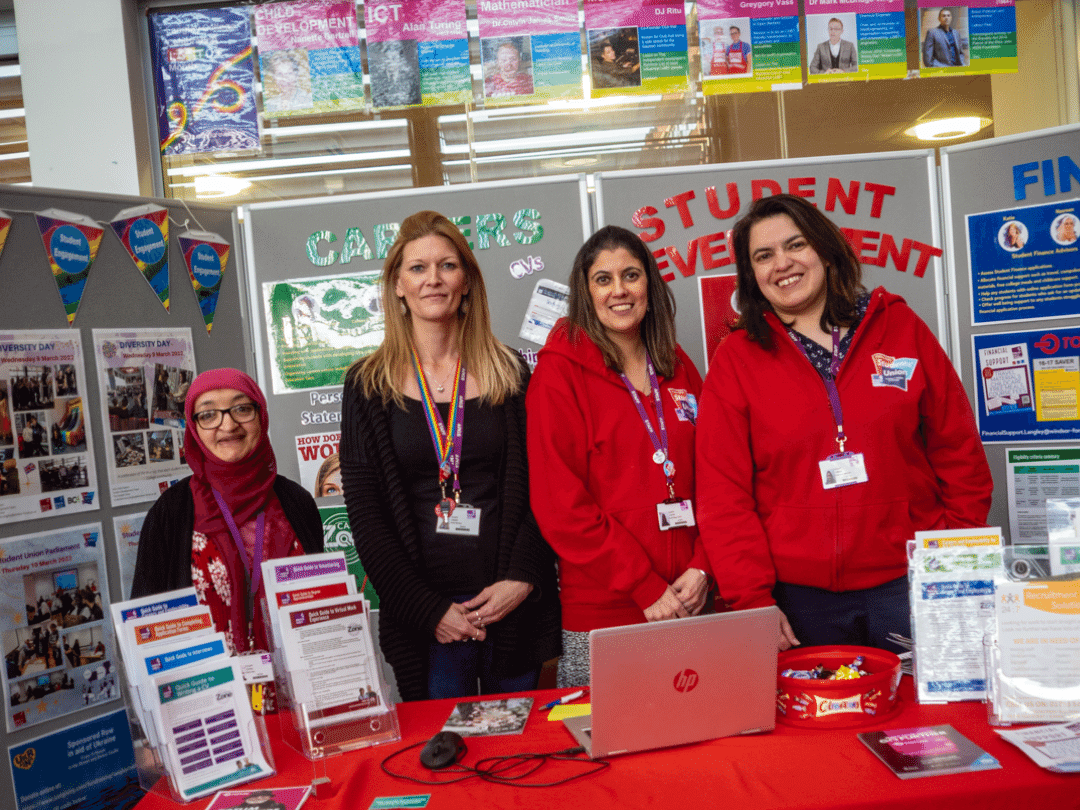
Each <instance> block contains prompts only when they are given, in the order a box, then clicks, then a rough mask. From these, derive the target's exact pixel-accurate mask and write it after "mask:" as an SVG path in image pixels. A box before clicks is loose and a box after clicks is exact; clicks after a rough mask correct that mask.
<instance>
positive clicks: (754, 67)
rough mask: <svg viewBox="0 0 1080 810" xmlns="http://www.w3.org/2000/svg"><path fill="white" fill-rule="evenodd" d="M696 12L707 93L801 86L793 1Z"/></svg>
mask: <svg viewBox="0 0 1080 810" xmlns="http://www.w3.org/2000/svg"><path fill="white" fill-rule="evenodd" d="M587 8H588V3H586V9H587ZM697 9H698V31H699V42H700V43H701V74H702V82H701V86H702V90H703V91H704V93H705V95H715V94H717V93H767V92H772V91H774V90H799V89H801V88H802V63H801V60H800V58H799V4H798V2H796V0H772V2H768V3H753V2H745V1H744V2H737V3H730V2H727V1H726V0H699V2H698V4H697ZM587 23H588V19H586V24H587Z"/></svg>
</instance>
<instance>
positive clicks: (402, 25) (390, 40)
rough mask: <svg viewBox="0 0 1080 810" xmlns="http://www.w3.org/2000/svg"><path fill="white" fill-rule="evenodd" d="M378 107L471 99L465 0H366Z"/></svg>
mask: <svg viewBox="0 0 1080 810" xmlns="http://www.w3.org/2000/svg"><path fill="white" fill-rule="evenodd" d="M364 20H365V38H366V40H367V54H368V73H369V75H370V78H371V103H372V106H374V107H405V106H411V105H417V104H427V105H434V104H464V103H466V102H468V101H471V100H472V76H471V74H470V71H469V34H468V31H467V29H466V27H465V0H415V2H411V3H395V4H389V5H374V4H370V3H365V4H364Z"/></svg>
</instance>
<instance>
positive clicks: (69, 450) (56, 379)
mask: <svg viewBox="0 0 1080 810" xmlns="http://www.w3.org/2000/svg"><path fill="white" fill-rule="evenodd" d="M86 393H87V385H86V365H85V364H84V363H83V353H82V342H81V341H80V339H79V332H78V331H77V330H76V331H68V330H64V331H49V330H43V329H34V330H24V331H16V332H0V522H3V523H8V522H12V521H16V520H32V519H34V518H41V517H57V516H60V515H64V514H68V513H71V512H88V511H90V510H93V509H97V508H98V505H99V503H100V498H99V497H98V487H97V467H96V465H95V464H94V443H93V441H92V432H91V429H90V420H88V419H87V412H86V409H87V400H86V398H85V397H86Z"/></svg>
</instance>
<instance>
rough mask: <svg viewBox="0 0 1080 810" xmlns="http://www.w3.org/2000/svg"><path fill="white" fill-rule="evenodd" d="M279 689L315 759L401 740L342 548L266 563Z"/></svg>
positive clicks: (364, 606)
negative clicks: (336, 550)
mask: <svg viewBox="0 0 1080 810" xmlns="http://www.w3.org/2000/svg"><path fill="white" fill-rule="evenodd" d="M263 582H264V583H265V587H266V605H267V620H268V621H267V624H268V625H269V626H270V628H271V637H272V639H273V644H274V663H275V668H276V669H277V674H278V679H279V683H278V691H279V695H281V696H283V697H284V698H285V699H287V701H288V702H289V705H290V709H291V713H292V717H293V721H294V723H295V726H296V729H297V732H298V733H299V737H300V744H301V749H302V750H303V752H304V754H305V755H306V756H308V757H310V758H312V759H317V758H321V757H324V756H328V755H331V754H337V753H343V752H344V751H348V750H352V749H355V748H360V747H363V746H367V745H373V744H376V743H381V742H390V741H392V740H397V739H400V734H399V733H398V728H397V719H396V712H395V711H394V709H393V706H392V705H391V704H390V701H389V700H388V695H387V689H386V685H385V684H384V683H383V681H382V678H381V677H380V672H381V667H380V664H379V660H378V656H377V655H376V651H375V650H376V648H375V643H374V639H373V638H372V634H371V610H370V606H369V604H368V601H367V600H366V599H365V598H364V596H363V594H357V593H356V578H355V577H354V576H353V575H352V574H351V573H349V570H348V568H347V566H346V562H345V555H344V554H343V553H341V552H334V553H327V554H309V555H306V556H304V557H291V558H284V559H277V560H267V561H266V562H264V563H263Z"/></svg>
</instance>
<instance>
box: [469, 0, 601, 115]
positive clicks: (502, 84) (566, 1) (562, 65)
mask: <svg viewBox="0 0 1080 810" xmlns="http://www.w3.org/2000/svg"><path fill="white" fill-rule="evenodd" d="M476 21H477V24H478V26H479V30H480V56H481V62H482V65H483V78H484V103H485V104H487V105H492V104H521V103H526V102H529V101H546V100H548V99H552V98H581V26H580V25H579V23H578V4H577V0H477V3H476Z"/></svg>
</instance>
